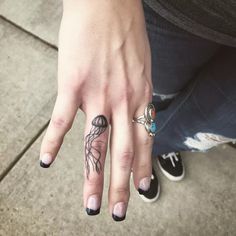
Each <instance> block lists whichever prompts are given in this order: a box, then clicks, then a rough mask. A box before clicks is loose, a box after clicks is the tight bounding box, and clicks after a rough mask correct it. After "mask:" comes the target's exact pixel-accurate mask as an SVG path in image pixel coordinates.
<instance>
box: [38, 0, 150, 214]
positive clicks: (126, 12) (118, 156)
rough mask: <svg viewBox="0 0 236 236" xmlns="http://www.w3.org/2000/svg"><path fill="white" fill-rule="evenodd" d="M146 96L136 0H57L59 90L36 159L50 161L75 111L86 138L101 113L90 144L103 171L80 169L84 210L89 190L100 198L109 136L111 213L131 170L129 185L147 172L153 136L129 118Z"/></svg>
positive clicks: (145, 54) (124, 195) (145, 49)
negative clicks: (100, 126) (60, 5)
mask: <svg viewBox="0 0 236 236" xmlns="http://www.w3.org/2000/svg"><path fill="white" fill-rule="evenodd" d="M151 99H152V82H151V57H150V47H149V41H148V37H147V32H146V26H145V20H144V14H143V8H142V3H141V1H140V0H128V1H127V0H114V1H113V0H112V1H111V0H110V1H109V0H93V1H92V0H86V1H84V0H83V1H82V0H64V9H63V17H62V21H61V27H60V33H59V56H58V95H57V100H56V103H55V107H54V110H53V113H52V117H51V121H50V124H49V127H48V129H47V131H46V134H45V137H44V139H43V142H42V145H41V151H40V157H41V159H42V157H43V155H44V154H47V155H49V156H50V158H51V159H52V162H53V161H54V160H55V158H56V155H57V153H58V151H59V149H60V147H61V145H62V142H63V138H64V136H65V134H66V133H67V132H68V131H69V129H70V128H71V126H72V123H73V120H74V117H75V115H76V112H77V110H78V109H81V110H82V111H83V112H84V113H85V115H86V125H85V140H86V136H87V135H88V134H89V133H90V130H91V128H92V121H93V119H94V118H95V117H97V116H98V115H103V116H105V117H106V119H107V122H108V124H109V126H108V127H107V129H106V130H105V132H102V134H100V135H99V137H97V138H96V140H95V141H93V145H94V146H93V147H95V148H96V149H97V150H99V152H100V153H101V158H100V163H101V170H102V171H100V172H97V171H96V170H93V168H92V166H91V168H90V173H89V177H87V170H86V168H85V172H84V173H85V178H84V194H83V196H84V207H86V206H87V201H88V198H89V196H92V195H96V196H98V197H99V201H100V202H101V199H102V193H103V178H104V172H103V170H104V162H105V157H106V151H107V144H108V138H110V155H111V169H110V187H109V194H108V197H109V211H110V214H112V212H113V208H114V205H115V204H116V203H118V202H124V203H125V204H126V206H127V205H128V201H129V195H130V192H129V188H130V187H129V180H130V174H131V170H132V171H133V179H134V185H135V188H136V189H138V187H139V182H140V180H141V179H142V178H145V177H150V176H151V148H152V144H153V140H152V139H153V138H152V137H149V136H148V134H147V132H146V130H145V128H144V126H142V125H140V124H136V123H132V119H133V117H137V116H140V115H142V114H143V113H144V109H145V107H146V106H147V104H148V103H149V102H150V101H151ZM109 131H110V132H111V135H110V136H109ZM85 142H86V141H85ZM85 145H86V143H85ZM85 156H86V154H85ZM85 160H86V157H85Z"/></svg>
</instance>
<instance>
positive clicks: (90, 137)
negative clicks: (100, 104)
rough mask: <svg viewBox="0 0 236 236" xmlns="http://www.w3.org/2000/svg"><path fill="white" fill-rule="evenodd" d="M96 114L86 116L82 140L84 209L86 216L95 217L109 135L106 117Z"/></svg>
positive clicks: (101, 189)
mask: <svg viewBox="0 0 236 236" xmlns="http://www.w3.org/2000/svg"><path fill="white" fill-rule="evenodd" d="M97 114H98V115H94V116H90V115H89V116H87V119H86V128H85V138H84V147H85V148H84V149H85V157H84V161H85V168H84V175H85V182H84V207H85V208H86V211H87V214H88V215H97V214H99V212H100V207H101V200H102V192H103V179H104V163H105V157H106V152H107V143H108V135H109V127H108V118H107V116H104V115H103V113H100V114H99V113H97Z"/></svg>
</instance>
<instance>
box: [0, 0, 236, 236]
mask: <svg viewBox="0 0 236 236" xmlns="http://www.w3.org/2000/svg"><path fill="white" fill-rule="evenodd" d="M61 9H62V7H61V3H60V2H59V1H53V0H49V1H45V0H34V1H30V0H21V1H16V0H1V1H0V50H1V53H0V114H1V115H0V163H1V165H0V176H1V178H2V181H1V182H0V236H15V235H17V236H18V235H19V236H27V235H35V236H41V235H43V236H45V235H62V236H73V235H79V236H80V235H81V236H83V235H85V236H86V235H89V236H90V235H96V236H97V235H98V236H100V235H124V236H126V235H148V236H149V235H153V236H154V235H155V236H156V235H170V236H172V235H177V236H178V235H179V236H183V235H194V236H195V235H196V236H198V235H201V236H202V235H207V236H209V235H210V236H211V235H236V183H235V180H236V171H235V170H236V158H235V156H236V150H235V149H233V148H231V147H229V146H228V145H222V146H220V147H218V148H216V149H213V150H211V151H210V152H208V153H202V154H201V153H184V154H183V160H184V163H185V166H186V169H187V172H186V178H185V179H184V180H183V181H181V182H179V183H173V182H170V181H168V180H167V179H166V178H165V177H164V176H163V175H162V174H161V173H160V171H158V174H159V179H160V182H161V196H160V199H159V200H158V201H157V202H156V203H154V204H146V203H144V202H142V200H141V199H140V198H139V196H138V194H137V191H136V190H135V189H134V188H133V186H132V180H131V186H132V187H131V197H130V203H129V208H128V212H127V219H126V220H125V221H124V222H120V223H117V222H114V221H113V220H112V218H111V216H110V215H109V214H108V207H107V204H108V202H107V191H108V186H109V183H108V179H109V157H108V158H107V162H106V169H105V173H106V174H105V175H106V179H105V188H104V197H103V205H102V209H101V213H100V215H99V216H95V217H89V216H87V215H86V213H85V211H84V209H83V205H82V186H83V161H82V160H83V158H82V157H83V140H82V137H83V128H84V116H83V114H82V113H78V115H77V117H76V121H75V124H74V125H73V128H72V130H71V131H70V132H69V134H68V135H67V137H66V139H65V141H64V145H63V147H62V149H61V151H60V153H59V155H58V158H57V160H56V162H55V163H54V164H53V165H52V166H51V167H50V168H49V169H42V168H40V167H39V163H38V155H39V148H40V142H41V139H42V136H43V133H42V131H43V130H44V129H45V127H46V124H47V122H48V120H49V118H50V114H51V111H52V107H53V102H54V100H55V96H56V94H55V92H56V60H57V51H56V48H55V46H56V45H57V32H58V27H59V22H60V16H61ZM155 168H157V167H156V166H155ZM157 170H158V169H157Z"/></svg>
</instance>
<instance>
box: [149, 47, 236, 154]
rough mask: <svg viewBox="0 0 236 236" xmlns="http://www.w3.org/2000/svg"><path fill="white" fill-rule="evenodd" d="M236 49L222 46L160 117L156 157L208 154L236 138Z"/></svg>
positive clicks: (158, 119) (154, 150) (158, 120)
mask: <svg viewBox="0 0 236 236" xmlns="http://www.w3.org/2000/svg"><path fill="white" fill-rule="evenodd" d="M235 61H236V49H235V48H230V47H222V48H221V50H220V51H219V52H218V53H217V54H216V55H215V57H214V58H213V59H212V60H211V61H210V62H209V63H208V64H207V65H205V66H204V68H202V69H201V71H200V72H199V74H198V75H197V76H196V78H195V79H194V81H193V82H192V83H191V84H190V85H189V86H188V88H186V89H185V91H183V92H181V93H180V94H179V95H178V96H177V97H176V99H175V100H174V101H173V102H172V104H171V105H170V106H169V107H168V109H166V110H165V111H160V112H159V115H158V117H157V122H159V131H158V133H157V136H156V137H155V144H154V148H153V153H154V155H155V156H156V155H159V154H162V153H167V152H170V151H185V150H188V151H189V150H192V151H206V150H207V149H209V148H211V147H213V146H216V145H218V144H220V143H224V142H230V141H233V140H234V139H236V92H235V87H236V67H235Z"/></svg>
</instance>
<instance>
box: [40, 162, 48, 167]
mask: <svg viewBox="0 0 236 236" xmlns="http://www.w3.org/2000/svg"><path fill="white" fill-rule="evenodd" d="M40 166H41V167H43V168H49V167H50V164H49V165H48V164H45V163H43V162H42V161H40Z"/></svg>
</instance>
